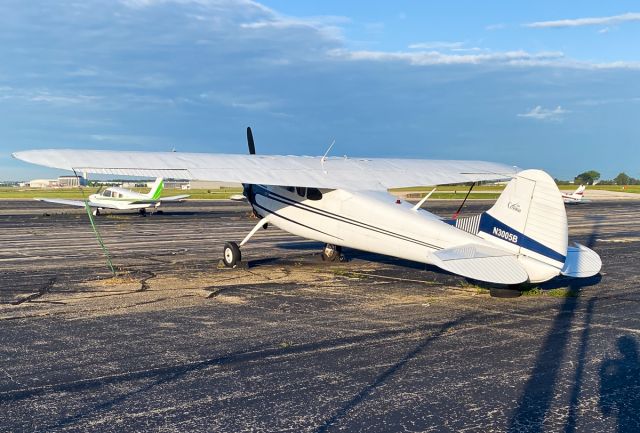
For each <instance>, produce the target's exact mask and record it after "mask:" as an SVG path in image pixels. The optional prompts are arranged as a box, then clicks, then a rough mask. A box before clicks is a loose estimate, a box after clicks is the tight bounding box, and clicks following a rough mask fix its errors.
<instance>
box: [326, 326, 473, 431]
mask: <svg viewBox="0 0 640 433" xmlns="http://www.w3.org/2000/svg"><path fill="white" fill-rule="evenodd" d="M471 316H472V315H471V314H468V315H466V316H463V317H461V318H459V319H456V320H452V321H450V322H447V323H445V324H443V325H442V326H441V327H440V328H439V329H438V330H437V331H435V332H432V333H429V335H428V336H427V337H426V338H424V339H423V340H422V341H421V342H420V343H419V344H418V345H416V346H415V347H414V348H413V349H412V350H410V351H409V352H407V353H406V354H405V355H404V356H403V357H402V358H400V360H398V362H396V363H395V364H393V365H392V366H390V367H389V368H387V369H386V370H384V371H383V372H381V373H380V374H379V375H378V376H376V377H375V379H373V380H372V381H371V382H370V383H368V384H367V385H365V386H364V387H363V388H362V389H361V390H360V391H358V393H357V394H356V395H354V396H353V397H352V398H351V399H350V400H349V401H347V402H345V404H344V405H342V407H340V408H338V410H336V411H335V413H334V414H333V415H331V416H330V417H329V418H327V420H326V421H324V422H323V423H322V424H320V425H319V426H318V427H317V428H316V429H315V430H314V433H324V432H326V431H328V429H329V428H331V427H332V426H333V425H334V424H336V423H337V422H339V421H340V420H341V419H342V418H344V417H345V416H346V415H348V414H349V412H350V411H351V410H352V409H354V408H355V407H356V406H358V405H359V404H360V403H362V402H363V401H364V400H366V399H367V398H368V397H369V395H370V394H371V393H372V392H373V391H375V390H376V388H378V387H379V386H381V385H384V384H385V382H387V380H389V379H390V378H391V377H392V376H393V375H394V374H395V373H397V372H398V371H399V370H400V369H402V368H403V367H404V366H405V365H406V364H407V363H408V362H409V361H411V360H412V359H414V358H415V357H416V356H418V355H419V354H420V353H421V352H422V351H423V350H424V349H426V348H427V347H428V346H429V344H431V343H432V342H433V341H434V340H436V339H437V338H438V337H440V336H441V335H442V334H444V333H446V332H447V331H448V330H449V329H451V328H453V327H455V326H456V325H459V324H461V323H464V322H465V321H467V319H470V318H471Z"/></svg>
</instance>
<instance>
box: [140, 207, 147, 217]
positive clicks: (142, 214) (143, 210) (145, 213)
mask: <svg viewBox="0 0 640 433" xmlns="http://www.w3.org/2000/svg"><path fill="white" fill-rule="evenodd" d="M138 212H140V216H147V210H146V209H145V208H142V209H140V210H139V211H138Z"/></svg>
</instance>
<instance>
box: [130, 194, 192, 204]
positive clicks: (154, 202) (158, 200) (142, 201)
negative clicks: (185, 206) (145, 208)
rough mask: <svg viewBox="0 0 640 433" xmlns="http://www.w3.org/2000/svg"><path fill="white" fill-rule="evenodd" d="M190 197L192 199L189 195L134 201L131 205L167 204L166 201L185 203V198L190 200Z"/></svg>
mask: <svg viewBox="0 0 640 433" xmlns="http://www.w3.org/2000/svg"><path fill="white" fill-rule="evenodd" d="M189 197H191V196H190V195H189V194H183V195H172V196H170V197H162V198H159V199H157V200H152V199H147V200H135V201H132V202H131V204H156V203H158V202H165V201H183V200H184V199H185V198H189Z"/></svg>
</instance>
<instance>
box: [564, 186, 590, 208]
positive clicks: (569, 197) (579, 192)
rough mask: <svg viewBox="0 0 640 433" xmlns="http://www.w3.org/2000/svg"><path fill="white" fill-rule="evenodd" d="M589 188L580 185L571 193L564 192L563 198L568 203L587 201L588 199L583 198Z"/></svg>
mask: <svg viewBox="0 0 640 433" xmlns="http://www.w3.org/2000/svg"><path fill="white" fill-rule="evenodd" d="M586 189H587V187H586V186H584V185H580V186H579V187H578V189H576V190H575V191H574V192H572V193H571V194H569V193H566V192H563V193H562V200H564V202H565V203H567V204H578V203H586V202H588V200H583V197H584V191H585V190H586Z"/></svg>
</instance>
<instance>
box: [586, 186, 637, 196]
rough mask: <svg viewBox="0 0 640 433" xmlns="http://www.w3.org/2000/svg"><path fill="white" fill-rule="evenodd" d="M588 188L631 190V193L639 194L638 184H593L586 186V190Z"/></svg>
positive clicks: (616, 190) (618, 190)
mask: <svg viewBox="0 0 640 433" xmlns="http://www.w3.org/2000/svg"><path fill="white" fill-rule="evenodd" d="M576 188H577V187H576ZM590 189H597V190H600V191H614V192H631V193H634V194H640V185H595V186H587V191H589V190H590Z"/></svg>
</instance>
